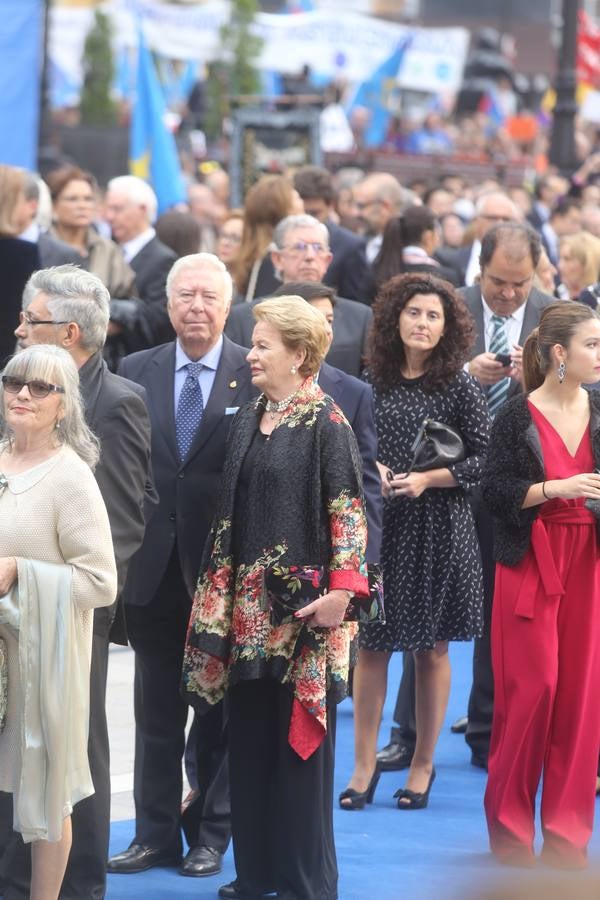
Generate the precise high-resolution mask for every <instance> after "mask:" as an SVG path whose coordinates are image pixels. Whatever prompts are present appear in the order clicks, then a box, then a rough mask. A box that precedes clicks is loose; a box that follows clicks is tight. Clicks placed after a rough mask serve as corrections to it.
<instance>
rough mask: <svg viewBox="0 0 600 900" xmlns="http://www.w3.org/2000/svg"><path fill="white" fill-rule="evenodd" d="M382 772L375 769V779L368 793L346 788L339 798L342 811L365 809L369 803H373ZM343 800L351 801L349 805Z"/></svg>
mask: <svg viewBox="0 0 600 900" xmlns="http://www.w3.org/2000/svg"><path fill="white" fill-rule="evenodd" d="M380 775H381V772H380V771H379V769H377V768H376V769H375V771H374V772H373V777H372V778H371V780H370V782H369V786H368V787H367V789H366V791H362V793H361V792H360V791H355V790H354V788H346V790H345V791H342V793H341V794H340V796H339V797H338V800H339V803H340V807H341V809H364V808H365V806H366V804H367V803H372V802H373V797H374V796H375V790H376V788H377V785H378V784H379V776H380ZM343 800H349V801H350V802H349V803H343V802H342V801H343Z"/></svg>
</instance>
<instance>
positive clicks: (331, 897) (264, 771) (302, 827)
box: [229, 679, 338, 900]
mask: <svg viewBox="0 0 600 900" xmlns="http://www.w3.org/2000/svg"><path fill="white" fill-rule="evenodd" d="M292 701H293V698H292V693H291V691H290V689H289V687H288V686H285V685H281V684H279V683H278V682H276V681H271V680H267V679H264V680H259V681H246V682H242V683H241V684H238V685H236V686H235V687H233V688H232V689H231V691H230V692H229V704H230V708H229V771H230V782H231V813H232V827H233V852H234V857H235V867H236V873H237V879H238V882H239V884H240V888H241V889H242V891H243V892H244V893H245V894H247V896H248V897H251V898H254V897H256V898H260V897H262V894H263V893H265V892H269V891H272V890H276V891H277V896H278V898H279V900H335V898H337V874H338V873H337V863H336V855H335V844H334V839H333V767H334V747H335V723H336V710H335V706H333V705H332V706H330V707H329V710H328V729H327V735H326V737H325V739H324V740H323V743H322V744H321V745H320V747H319V748H318V749H317V750H316V751H315V752H314V753H313V754H312V756H310V757H309V758H308V759H307V760H302V759H301V758H300V757H299V756H298V755H297V754H296V753H295V751H294V750H292V748H291V747H290V745H289V743H288V729H289V724H290V717H291V711H292Z"/></svg>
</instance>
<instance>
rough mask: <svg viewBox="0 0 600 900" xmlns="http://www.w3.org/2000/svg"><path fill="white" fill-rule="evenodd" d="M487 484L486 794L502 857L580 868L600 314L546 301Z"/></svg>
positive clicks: (593, 629)
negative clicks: (490, 547)
mask: <svg viewBox="0 0 600 900" xmlns="http://www.w3.org/2000/svg"><path fill="white" fill-rule="evenodd" d="M523 378H524V385H525V394H523V395H520V396H518V397H515V398H514V399H513V400H511V401H509V402H507V403H505V404H504V407H503V408H502V410H501V411H500V413H499V414H498V416H497V418H496V420H495V422H494V427H493V430H492V436H491V440H490V446H489V455H488V462H487V468H486V472H485V474H484V478H483V482H482V487H483V495H484V500H485V502H486V503H487V505H488V507H489V508H490V510H491V512H492V514H493V515H494V519H495V551H496V561H497V566H496V589H495V595H494V608H493V618H492V661H493V668H494V682H495V701H494V704H495V706H494V721H493V727H492V740H491V747H490V757H489V778H488V784H487V790H486V794H485V810H486V815H487V823H488V830H489V835H490V846H491V849H492V852H493V853H494V855H495V856H496V857H497V859H499V860H500V861H501V862H504V863H508V864H514V865H532V864H533V862H534V851H533V839H534V816H535V797H536V793H537V789H538V785H539V782H540V778H541V775H542V771H543V774H544V781H543V790H542V801H541V820H542V831H543V837H544V846H543V850H542V860H543V862H546V863H548V864H549V865H552V866H556V867H561V868H562V867H567V868H578V867H581V866H584V865H585V862H586V848H587V844H588V841H589V838H590V835H591V832H592V825H593V816H594V801H595V790H596V769H597V765H598V748H599V747H600V703H599V702H598V690H599V688H600V553H599V546H600V544H599V531H598V527H599V517H600V474H597V471H596V470H600V392H596V391H593V390H592V391H588V390H586V389H585V388H583V387H582V385H583V384H590V383H593V382H597V381H600V318H599V317H598V314H597V313H596V312H595V311H593V310H591V309H590V308H589V307H586V306H583V305H582V304H580V303H573V302H568V303H567V302H559V303H553V304H551V305H550V306H548V307H547V308H546V309H545V311H544V313H543V314H542V317H541V319H540V325H539V328H538V329H536V330H535V331H534V332H532V334H531V336H530V337H529V338H528V340H527V342H526V344H525V347H524V349H523Z"/></svg>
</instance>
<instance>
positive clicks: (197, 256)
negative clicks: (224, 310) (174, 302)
mask: <svg viewBox="0 0 600 900" xmlns="http://www.w3.org/2000/svg"><path fill="white" fill-rule="evenodd" d="M202 268H207V269H213V270H214V271H215V272H217V273H218V274H219V275H220V276H221V281H222V282H223V299H224V301H225V303H226V305H227V307H229V305H230V304H231V298H232V297H233V281H232V280H231V275H230V274H229V272H228V271H227V267H226V266H225V263H223V262H221V260H220V259H219V257H218V256H215V254H214V253H190V254H189V256H181V257H180V258H179V259H178V260H176V262H174V263H173V266H172V267H171V271H170V272H169V274H168V275H167V287H166V291H167V298H168V300H169V301H170V300H171V297H172V294H173V283H174V281H175V279H176V278H177V276H178V275H179V273H180V272H183V271H184V270H185V269H202Z"/></svg>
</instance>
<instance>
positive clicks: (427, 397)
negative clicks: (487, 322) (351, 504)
mask: <svg viewBox="0 0 600 900" xmlns="http://www.w3.org/2000/svg"><path fill="white" fill-rule="evenodd" d="M373 311H374V322H373V334H372V339H371V362H370V367H369V376H368V377H369V380H370V381H371V383H372V385H373V392H374V399H375V416H376V424H377V432H378V437H379V463H380V469H381V474H382V483H383V490H384V496H385V501H384V520H383V544H382V556H381V562H382V567H383V576H384V597H385V607H386V619H387V622H386V624H385V625H381V624H376V623H374V624H373V625H368V626H365V627H362V628H361V649H360V656H359V664H358V666H357V668H356V671H355V676H354V694H353V696H354V709H355V728H356V761H355V769H354V773H353V775H352V778H351V781H350V786H349V789H347V790H346V791H344V792H343V794H342V795H341V796H340V805H341V806H342V808H347V809H349V808H357V807H358V808H360V807H361V806H364V803H365V802H368V801H369V800H370V799H372V796H373V790H374V786H375V785H376V783H377V778H378V773H377V771H376V761H375V753H376V745H377V732H378V728H379V722H380V719H381V710H382V708H383V701H384V699H385V692H386V685H387V668H388V662H389V659H390V655H391V653H392V652H393V651H394V650H412V651H414V652H415V671H416V684H417V742H416V748H415V753H414V756H413V760H412V763H411V768H410V771H409V774H408V779H407V782H406V787H405V789H403V790H401V791H400V792H399V795H398V796H399V799H398V807H399V808H400V809H415V808H423V807H424V806H426V805H427V801H428V796H429V788H430V786H431V784H432V782H433V778H434V777H435V769H434V768H433V754H434V750H435V745H436V743H437V739H438V736H439V732H440V729H441V726H442V723H443V720H444V716H445V712H446V706H447V701H448V692H449V687H450V664H449V660H448V642H449V641H460V640H471V639H472V638H473V637H476V636H478V635H480V634H481V629H482V576H481V562H480V555H479V545H478V542H477V536H476V533H475V525H474V521H473V516H472V513H471V509H470V506H469V502H468V499H467V489H468V488H470V487H473V486H475V485H477V484H478V482H479V479H480V475H481V469H482V463H483V457H484V454H485V450H486V446H487V441H488V436H489V425H490V423H489V414H488V409H487V401H486V398H485V395H484V393H483V391H482V389H481V387H480V386H479V383H478V382H476V381H475V380H474V379H472V378H471V377H470V376H468V375H467V374H465V372H464V371H463V365H464V363H465V362H466V360H467V359H468V353H469V349H470V346H471V344H472V341H473V324H472V321H471V317H470V315H469V313H468V311H467V309H466V307H465V306H464V304H463V302H462V300H461V299H460V297H459V296H458V295H457V294H456V293H455V292H454V289H453V288H452V287H451V285H450V284H448V283H447V282H444V281H441V280H440V279H438V278H435V277H434V276H430V275H420V274H419V275H403V276H398V277H395V278H392V279H391V280H390V281H389V282H387V284H385V285H384V286H383V288H382V289H381V291H380V293H379V295H378V298H377V300H376V303H375V306H374V310H373ZM425 418H431V419H434V420H436V421H438V422H443V423H445V424H446V425H450V426H451V427H453V428H454V429H455V430H456V431H458V432H459V433H460V434H461V436H462V439H463V443H464V446H465V459H464V460H463V461H462V462H459V463H455V464H453V465H451V466H448V467H447V468H440V469H433V470H429V471H427V472H413V473H411V474H410V475H409V476H408V477H398V476H402V475H404V474H405V473H406V472H407V470H408V468H409V466H410V462H411V459H412V455H413V454H412V449H411V448H412V445H413V442H414V440H415V437H416V436H417V434H418V432H419V429H420V427H421V425H422V422H423V420H424V419H425ZM388 473H389V474H388ZM392 476H393V477H392ZM390 478H391V480H390Z"/></svg>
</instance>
